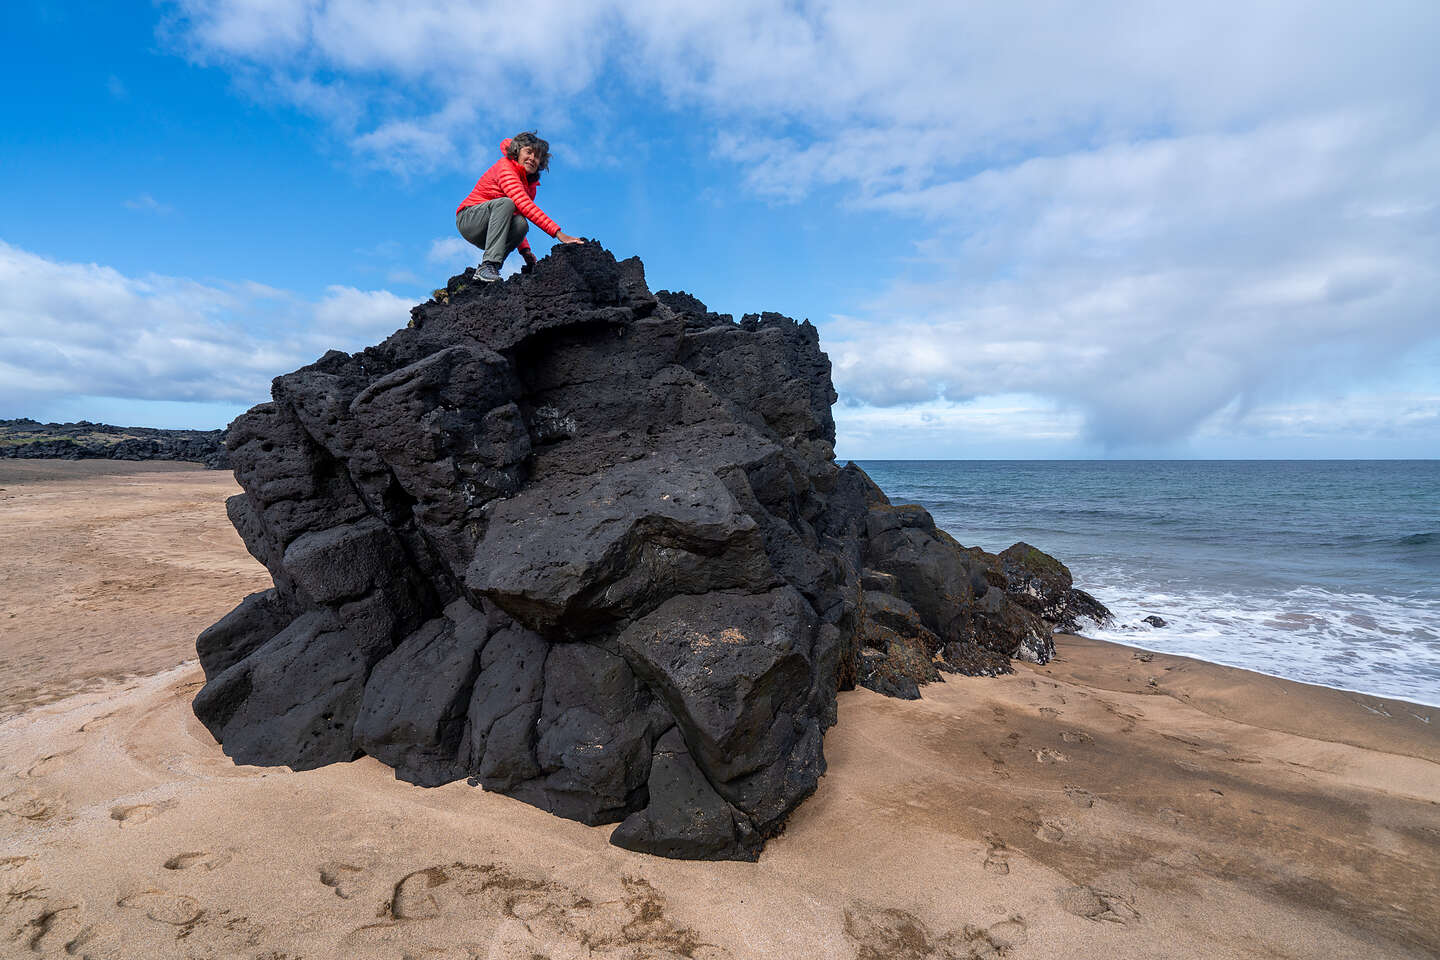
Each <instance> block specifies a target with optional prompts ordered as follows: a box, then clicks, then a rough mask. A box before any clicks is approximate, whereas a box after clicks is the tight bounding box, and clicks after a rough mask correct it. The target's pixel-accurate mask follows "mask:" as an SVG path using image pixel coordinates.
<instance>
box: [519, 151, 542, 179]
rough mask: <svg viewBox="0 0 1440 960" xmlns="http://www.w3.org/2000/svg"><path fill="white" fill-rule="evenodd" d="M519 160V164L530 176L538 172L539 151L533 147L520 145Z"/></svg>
mask: <svg viewBox="0 0 1440 960" xmlns="http://www.w3.org/2000/svg"><path fill="white" fill-rule="evenodd" d="M519 160H520V166H522V167H524V168H525V172H526V173H528V174H530V175H531V176H534V175H535V174H537V173H539V172H540V151H539V150H536V149H535V148H534V147H521V148H520V157H519Z"/></svg>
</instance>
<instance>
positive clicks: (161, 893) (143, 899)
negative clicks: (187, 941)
mask: <svg viewBox="0 0 1440 960" xmlns="http://www.w3.org/2000/svg"><path fill="white" fill-rule="evenodd" d="M115 906H117V907H122V908H124V909H126V910H138V911H140V912H143V913H144V914H145V916H147V917H149V918H150V919H151V920H155V921H157V922H159V923H168V924H170V925H171V926H173V927H183V926H185V925H186V924H190V923H194V922H195V921H196V920H199V919H200V916H201V914H203V913H204V912H205V911H204V909H202V908H201V906H200V904H199V902H198V901H197V900H196V899H195V898H194V897H187V896H185V895H184V894H182V893H171V892H169V891H168V890H154V889H151V890H142V891H140V892H139V893H132V894H130V895H129V896H127V897H121V898H120V899H119V900H116V901H115Z"/></svg>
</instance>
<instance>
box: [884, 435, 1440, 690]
mask: <svg viewBox="0 0 1440 960" xmlns="http://www.w3.org/2000/svg"><path fill="white" fill-rule="evenodd" d="M859 463H860V466H861V467H863V468H864V469H865V471H866V472H867V473H869V474H870V476H871V477H872V478H874V480H875V482H876V483H878V484H879V485H880V487H881V489H883V490H884V491H885V493H886V495H887V496H889V497H890V500H891V502H892V503H919V504H921V505H923V506H924V507H926V508H927V509H928V510H929V511H930V512H931V514H933V515H934V517H935V522H936V524H937V525H939V526H940V527H942V528H943V529H945V530H946V531H948V532H949V533H950V534H951V535H952V536H954V537H955V539H957V540H959V541H960V542H961V543H962V544H964V545H966V546H979V547H983V548H984V549H986V550H989V551H991V552H999V551H1000V550H1003V549H1004V548H1006V547H1008V546H1009V545H1010V544H1012V543H1014V542H1016V541H1017V540H1024V541H1025V542H1027V543H1029V544H1031V545H1032V546H1035V547H1039V548H1040V549H1041V550H1044V551H1045V552H1047V553H1050V554H1052V555H1054V556H1055V557H1056V558H1058V559H1059V560H1061V561H1062V562H1063V563H1065V565H1066V566H1068V567H1069V568H1070V571H1071V573H1072V574H1073V575H1074V577H1075V585H1076V586H1077V587H1080V588H1081V589H1084V590H1088V591H1089V592H1090V593H1093V594H1094V595H1095V596H1096V597H1097V598H1098V599H1099V600H1100V601H1101V602H1102V603H1104V604H1105V605H1106V606H1108V607H1109V608H1110V610H1111V611H1112V612H1113V613H1114V614H1115V622H1114V624H1112V625H1110V626H1108V627H1099V626H1096V625H1093V624H1085V625H1084V626H1085V629H1084V630H1083V631H1082V632H1084V633H1085V635H1086V636H1091V637H1095V638H1097V639H1102V640H1112V641H1115V642H1118V643H1123V644H1128V645H1130V646H1133V647H1139V648H1142V649H1146V650H1154V651H1158V652H1164V653H1179V654H1184V655H1186V656H1191V657H1196V658H1198V659H1201V660H1207V661H1210V662H1212V663H1221V664H1227V665H1230V666H1235V667H1244V668H1246V669H1248V670H1255V671H1259V672H1261V673H1267V674H1271V675H1273V676H1278V677H1285V678H1287V679H1291V680H1300V681H1304V682H1306V683H1319V684H1324V685H1325V686H1329V687H1338V688H1341V689H1345V690H1353V691H1358V692H1362V693H1370V694H1375V695H1378V696H1386V697H1398V698H1401V699H1405V700H1411V701H1414V702H1417V703H1423V704H1427V705H1430V706H1440V461H1437V460H1378V461H1377V460H1368V461H1358V460H1279V461H1277V460H1211V461H1196V460H1159V461H1133V460H1132V461H1126V460H1099V461H1070V460H1065V461H1033V460H1023V461H1020V460H1017V461H995V460H930V461H915V460H903V461H902V460H867V461H859ZM1151 615H1155V616H1159V617H1161V618H1163V619H1164V620H1165V621H1166V625H1165V626H1163V627H1152V626H1150V625H1149V624H1146V623H1144V622H1143V618H1145V617H1147V616H1151Z"/></svg>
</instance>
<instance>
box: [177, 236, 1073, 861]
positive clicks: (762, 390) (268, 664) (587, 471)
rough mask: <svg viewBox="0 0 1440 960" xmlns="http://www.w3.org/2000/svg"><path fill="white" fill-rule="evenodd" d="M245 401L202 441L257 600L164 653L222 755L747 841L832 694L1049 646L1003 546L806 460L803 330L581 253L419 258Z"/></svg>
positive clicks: (786, 805) (815, 754)
mask: <svg viewBox="0 0 1440 960" xmlns="http://www.w3.org/2000/svg"><path fill="white" fill-rule="evenodd" d="M273 397H274V399H273V401H272V402H270V403H264V404H261V405H259V406H257V407H255V408H253V409H252V410H250V411H249V412H248V413H246V414H244V415H242V416H241V417H239V418H238V419H237V420H236V421H235V422H234V424H232V425H231V427H230V430H229V433H228V437H227V443H228V447H229V451H230V456H231V463H232V465H233V467H234V470H235V476H236V478H237V480H238V481H239V482H240V484H241V486H242V488H243V489H244V493H243V494H241V495H239V496H236V497H233V498H232V499H231V500H230V501H229V504H228V509H229V513H230V518H231V520H232V521H233V522H234V524H235V527H236V529H237V530H239V532H240V534H241V535H242V537H243V538H244V540H245V543H246V545H247V547H248V548H249V549H250V551H251V553H253V554H254V555H255V556H256V557H257V558H258V559H259V560H260V561H261V562H262V563H264V564H265V565H266V567H267V568H268V569H269V571H270V573H271V575H272V577H273V579H274V583H275V586H274V588H273V589H270V590H267V591H265V592H263V593H258V594H254V595H252V596H250V597H247V598H246V599H245V600H244V601H243V602H242V603H241V604H240V605H239V606H238V607H237V608H236V609H235V610H234V611H232V612H231V613H230V614H228V615H227V616H226V617H225V618H224V619H222V620H221V621H219V622H218V623H216V624H215V625H214V626H212V627H210V628H209V629H208V630H206V631H205V632H204V633H203V634H201V636H200V637H199V639H198V641H197V649H198V652H199V656H200V661H201V664H202V666H203V668H204V670H205V676H206V684H205V686H204V688H203V689H202V690H201V692H200V693H199V694H198V695H197V697H196V699H195V703H194V709H195V713H196V715H197V716H198V717H199V718H200V719H201V720H202V721H203V722H204V723H205V725H206V726H207V728H208V729H209V730H210V731H211V732H212V733H213V734H214V735H215V737H216V738H217V739H218V740H219V741H220V742H221V743H222V744H223V745H224V749H225V751H226V753H228V754H229V755H230V756H232V757H233V758H234V759H235V760H237V761H239V762H242V763H253V764H273V765H288V766H290V767H292V768H295V769H309V768H313V767H317V766H321V765H324V764H328V763H334V762H337V761H347V760H351V759H353V758H355V757H357V756H360V755H361V754H370V755H371V756H373V757H376V758H378V759H379V760H381V761H383V762H385V763H387V764H390V765H391V766H393V767H394V769H395V772H396V776H398V777H400V778H402V779H404V780H407V781H411V782H413V783H417V784H422V785H437V784H442V783H447V782H450V781H453V780H457V779H462V778H463V779H469V780H470V782H472V783H476V784H480V785H483V786H484V787H485V788H486V789H488V790H495V791H499V792H502V793H505V794H508V795H510V796H512V797H516V798H519V799H521V800H523V801H526V802H528V803H531V804H534V805H535V806H538V807H541V808H543V809H546V810H549V811H551V812H553V813H556V814H558V815H560V816H563V817H569V818H572V819H575V820H580V821H582V822H584V823H588V824H601V823H617V822H618V823H619V826H618V827H617V828H616V829H615V831H614V833H613V834H612V841H613V842H615V843H617V844H619V845H621V846H624V847H628V848H631V849H635V850H641V851H647V852H651V853H656V854H660V855H664V856H670V857H685V858H707V859H719V858H727V859H753V858H755V857H756V856H757V855H758V853H759V851H760V848H761V846H762V845H763V844H764V841H765V839H766V838H767V837H769V836H771V835H773V834H775V833H776V832H777V831H778V830H779V829H780V827H781V826H782V825H783V823H784V821H785V818H786V817H787V815H788V814H789V813H790V811H791V810H793V809H794V807H795V806H796V804H798V803H799V802H800V801H801V800H803V799H804V798H805V797H806V796H808V795H809V794H810V793H811V792H812V791H814V790H815V788H816V782H817V780H818V779H819V777H820V776H821V775H822V774H823V773H824V771H825V758H824V753H823V750H822V742H823V735H824V731H825V730H826V728H828V727H829V726H830V725H832V724H833V723H835V719H836V691H837V690H842V689H848V688H851V687H853V686H855V685H856V684H857V683H858V684H862V685H865V686H868V687H871V688H872V689H875V690H878V691H880V692H883V693H887V694H891V695H895V696H904V697H915V696H918V687H919V685H921V684H923V683H925V682H928V681H932V680H936V679H939V673H938V672H937V671H939V670H963V671H964V672H968V673H996V672H1001V671H1004V670H1008V669H1009V667H1008V662H1009V658H1010V657H1016V656H1019V657H1026V658H1028V659H1031V660H1036V661H1041V662H1043V661H1044V660H1046V659H1047V658H1048V657H1049V656H1050V655H1051V652H1052V649H1053V647H1052V641H1051V639H1050V635H1051V632H1052V628H1053V626H1054V624H1053V623H1051V622H1048V621H1047V620H1046V619H1045V617H1046V616H1047V610H1046V609H1044V608H1035V609H1032V607H1031V606H1026V605H1022V604H1021V603H1018V602H1016V597H1018V596H1020V595H1021V593H1023V592H1024V591H1023V590H1020V592H1018V593H1017V592H1014V590H1015V588H1012V583H1011V581H1010V579H1009V577H1008V576H1007V572H1006V566H1005V563H1004V562H1002V561H1001V560H1000V559H999V558H997V557H995V556H993V555H991V554H985V553H983V552H981V551H974V550H966V549H964V548H962V547H961V546H960V545H959V544H957V543H956V542H955V541H954V540H953V539H952V538H950V537H949V536H948V535H947V534H945V533H944V532H942V531H939V530H937V529H936V528H935V524H934V521H933V520H932V519H931V518H930V515H929V514H928V513H926V511H925V510H923V509H921V508H920V507H916V506H896V505H892V504H891V503H890V502H889V501H888V500H887V499H886V497H885V495H884V494H883V493H882V492H881V491H880V490H879V488H878V487H876V486H875V484H874V483H873V482H871V480H870V478H869V477H867V476H866V475H865V473H864V472H863V471H862V470H860V469H859V468H858V467H856V466H855V465H853V464H851V465H848V466H846V467H843V468H842V467H839V466H837V465H836V464H835V462H834V460H833V446H834V440H835V431H834V422H833V420H832V419H831V415H830V405H831V403H832V402H834V400H835V393H834V390H833V389H832V387H831V381H830V363H829V360H828V359H827V358H826V356H825V354H824V353H822V352H821V350H820V347H819V343H818V338H817V335H816V331H815V328H814V327H812V326H811V325H810V324H809V323H808V322H806V323H796V322H794V321H793V320H790V319H788V318H785V317H782V316H779V315H777V314H770V313H766V314H761V315H747V316H746V317H745V318H743V319H742V320H741V321H740V322H739V323H736V322H734V321H733V320H732V319H731V318H730V317H728V316H722V315H719V314H715V313H711V312H709V311H708V310H706V308H705V307H704V305H703V304H701V303H700V302H699V301H698V300H696V299H694V298H693V297H690V296H688V295H685V294H670V293H666V292H665V291H661V292H659V293H658V294H652V293H651V292H650V291H649V289H647V287H646V284H645V278H644V270H643V266H642V265H641V263H640V261H639V260H638V259H631V260H626V261H624V262H620V263H617V262H616V261H615V259H614V258H613V257H612V256H611V255H610V254H609V253H607V252H606V251H605V250H604V249H603V248H601V247H599V246H598V245H595V244H585V245H574V246H560V247H557V248H556V250H555V251H554V252H553V253H552V254H551V255H550V256H548V257H547V258H545V259H544V260H543V261H541V262H540V263H539V264H538V266H537V267H536V268H535V269H534V271H533V273H531V274H530V275H527V276H517V277H514V278H511V279H510V280H508V281H505V282H502V283H497V284H493V285H489V286H486V285H482V284H478V283H471V274H470V271H467V272H466V273H465V274H462V275H461V276H458V277H455V278H452V279H451V281H450V284H449V285H448V287H447V288H446V290H444V291H437V298H436V299H434V300H431V301H430V302H428V303H425V304H423V305H421V306H418V307H416V308H415V309H414V311H413V312H412V319H411V323H410V325H409V327H407V328H406V329H404V330H400V331H398V332H397V333H395V334H394V335H393V336H391V337H390V338H389V339H387V340H386V341H384V342H383V343H381V344H379V345H377V346H374V347H370V348H368V349H366V350H363V351H361V352H360V353H356V354H353V355H346V354H344V353H339V352H334V351H332V352H330V353H328V354H326V355H325V356H324V357H322V358H321V359H320V360H319V361H317V362H316V363H314V364H312V365H310V366H308V367H304V368H302V369H300V370H297V371H295V372H294V373H290V374H286V375H284V376H282V377H279V378H277V379H276V380H275V383H274V388H273ZM1037 552H1038V551H1037ZM1042 556H1043V554H1042ZM1066 579H1067V583H1066V588H1067V589H1068V586H1069V585H1068V572H1067V574H1066ZM1032 606H1033V605H1032Z"/></svg>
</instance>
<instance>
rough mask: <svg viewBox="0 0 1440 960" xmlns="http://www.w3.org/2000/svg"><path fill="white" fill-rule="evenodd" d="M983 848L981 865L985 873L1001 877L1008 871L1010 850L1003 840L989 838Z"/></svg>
mask: <svg viewBox="0 0 1440 960" xmlns="http://www.w3.org/2000/svg"><path fill="white" fill-rule="evenodd" d="M987 843H988V844H989V845H988V846H987V847H986V850H985V862H984V863H983V864H982V865H981V866H983V867H984V869H985V872H986V873H992V874H994V875H995V876H997V877H1003V876H1006V875H1008V874H1009V873H1010V850H1009V848H1007V847H1006V846H1005V843H1004V841H1002V840H998V839H995V838H990V839H989V840H988V841H987Z"/></svg>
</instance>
